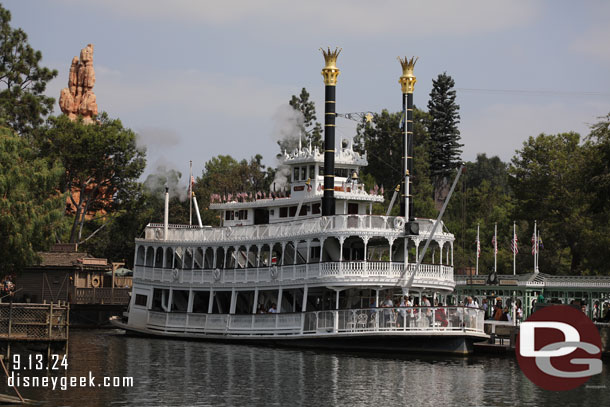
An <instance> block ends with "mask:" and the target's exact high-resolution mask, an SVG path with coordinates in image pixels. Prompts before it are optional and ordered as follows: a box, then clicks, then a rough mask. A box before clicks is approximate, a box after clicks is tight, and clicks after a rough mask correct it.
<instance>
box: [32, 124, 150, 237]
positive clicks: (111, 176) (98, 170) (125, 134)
mask: <svg viewBox="0 0 610 407" xmlns="http://www.w3.org/2000/svg"><path fill="white" fill-rule="evenodd" d="M98 120H99V123H94V124H89V125H87V124H84V123H83V122H82V121H81V120H79V121H77V122H72V121H70V119H68V117H67V116H65V115H62V116H59V117H57V118H55V117H52V118H51V119H50V120H49V123H50V126H49V128H48V129H47V131H46V134H45V136H46V140H42V142H41V145H42V151H43V152H46V153H47V154H48V155H49V156H50V157H54V158H57V159H58V160H60V161H61V163H62V164H63V166H64V168H65V169H66V172H65V175H64V177H63V179H62V181H61V184H60V190H61V191H62V192H66V193H67V194H68V196H69V204H70V206H71V207H72V209H73V211H74V220H73V223H72V230H71V232H70V242H72V243H80V242H81V237H82V231H83V227H84V225H85V223H86V222H89V221H91V220H94V219H92V216H91V215H92V214H111V213H112V212H115V211H116V210H117V209H118V207H119V205H120V203H121V202H123V201H125V200H126V199H127V198H128V197H129V195H130V194H131V191H133V190H134V189H137V184H136V180H137V179H138V177H139V176H140V175H141V174H142V172H143V171H144V166H145V164H146V159H145V156H146V152H145V151H143V150H141V149H139V148H138V147H137V146H136V135H135V133H134V132H133V131H131V130H129V129H126V128H124V127H123V124H122V123H121V121H120V120H118V119H114V120H113V119H110V118H109V117H108V115H107V114H106V113H102V114H101V115H100V116H98Z"/></svg>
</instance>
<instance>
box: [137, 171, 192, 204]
mask: <svg viewBox="0 0 610 407" xmlns="http://www.w3.org/2000/svg"><path fill="white" fill-rule="evenodd" d="M181 178H182V174H181V173H180V172H179V171H178V170H175V169H173V168H167V167H166V166H165V165H158V166H157V168H156V170H155V172H154V173H153V174H150V175H149V176H148V177H146V181H144V188H146V189H148V191H149V192H150V193H151V194H152V195H155V196H158V197H161V196H163V193H164V192H165V188H167V189H168V191H169V193H170V195H171V196H172V197H174V196H176V197H178V199H179V200H180V202H184V201H186V200H187V199H188V186H187V185H186V183H185V182H184V181H182V180H181ZM181 181H182V182H181Z"/></svg>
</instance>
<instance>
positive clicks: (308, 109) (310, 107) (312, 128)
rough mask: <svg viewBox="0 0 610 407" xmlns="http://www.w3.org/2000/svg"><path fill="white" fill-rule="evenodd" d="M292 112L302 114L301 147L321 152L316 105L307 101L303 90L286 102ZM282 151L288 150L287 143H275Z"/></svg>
mask: <svg viewBox="0 0 610 407" xmlns="http://www.w3.org/2000/svg"><path fill="white" fill-rule="evenodd" d="M288 104H289V105H290V106H292V108H293V109H294V110H297V111H299V112H301V113H302V114H303V126H302V127H301V143H302V145H303V146H306V147H307V146H309V143H311V147H312V148H315V147H318V149H320V150H322V148H323V146H324V143H323V141H322V125H321V124H320V123H318V122H317V121H316V120H317V117H316V105H315V103H314V102H313V101H312V100H309V92H307V89H305V88H303V89H302V90H301V94H300V95H299V96H296V95H292V98H291V99H290V101H289V102H288ZM277 143H278V145H279V146H280V149H282V150H286V149H288V150H290V149H291V148H290V147H293V146H289V145H288V143H289V141H286V140H280V141H278V142H277Z"/></svg>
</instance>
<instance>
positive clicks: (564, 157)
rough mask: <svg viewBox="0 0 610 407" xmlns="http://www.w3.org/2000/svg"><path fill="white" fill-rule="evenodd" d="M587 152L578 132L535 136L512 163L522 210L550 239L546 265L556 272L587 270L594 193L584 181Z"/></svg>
mask: <svg viewBox="0 0 610 407" xmlns="http://www.w3.org/2000/svg"><path fill="white" fill-rule="evenodd" d="M587 161H588V159H587V154H586V151H585V150H584V149H583V148H582V147H581V146H580V136H579V135H578V134H576V133H562V134H557V135H546V134H541V135H539V136H538V137H536V138H534V137H530V138H529V139H528V140H527V141H526V142H524V144H523V148H522V149H521V150H519V151H517V154H516V155H515V157H514V158H513V160H512V163H511V166H510V168H509V174H510V178H509V182H510V185H511V187H512V189H513V191H514V193H515V197H516V198H517V200H518V207H517V210H516V212H515V213H516V216H517V218H518V219H525V220H527V221H528V223H529V225H530V227H529V228H528V230H529V231H530V233H531V230H533V223H534V220H537V221H538V226H539V229H540V231H541V235H542V237H543V241H544V252H542V253H541V255H540V259H541V260H540V268H541V270H542V271H545V272H548V273H551V274H568V273H570V274H579V273H582V272H583V267H582V265H583V261H584V259H585V257H586V252H587V250H586V247H587V245H588V243H587V241H588V240H589V239H588V237H587V236H588V235H589V234H590V231H591V230H594V224H593V222H592V218H591V216H590V213H589V212H590V205H591V203H592V202H593V200H592V196H591V195H590V194H589V193H587V192H586V190H585V188H584V187H583V184H584V182H583V180H584V178H583V170H584V169H585V168H587V165H588V163H587Z"/></svg>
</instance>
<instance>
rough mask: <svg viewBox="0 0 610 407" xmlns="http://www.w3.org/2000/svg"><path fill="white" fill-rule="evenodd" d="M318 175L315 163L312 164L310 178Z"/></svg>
mask: <svg viewBox="0 0 610 407" xmlns="http://www.w3.org/2000/svg"><path fill="white" fill-rule="evenodd" d="M315 177H316V166H315V165H310V166H309V178H312V179H313V178H315Z"/></svg>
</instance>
